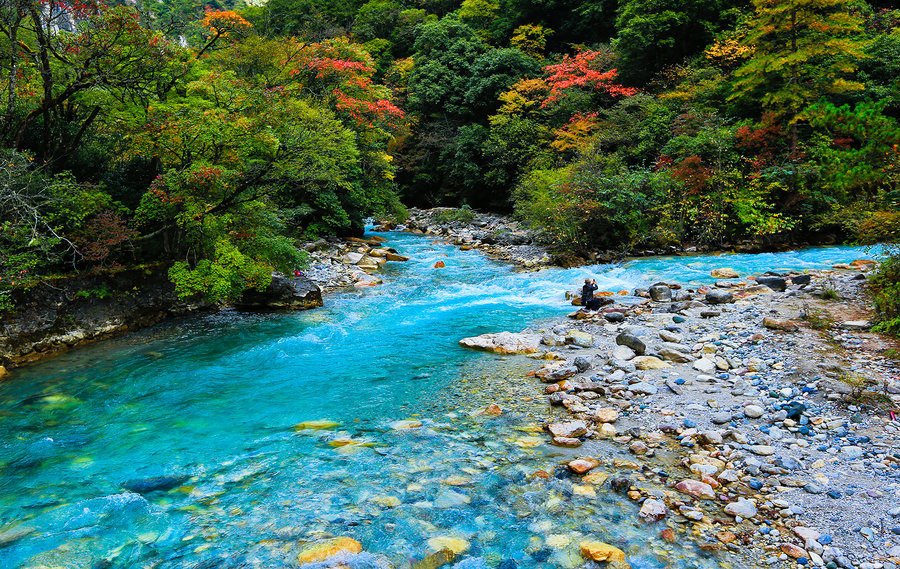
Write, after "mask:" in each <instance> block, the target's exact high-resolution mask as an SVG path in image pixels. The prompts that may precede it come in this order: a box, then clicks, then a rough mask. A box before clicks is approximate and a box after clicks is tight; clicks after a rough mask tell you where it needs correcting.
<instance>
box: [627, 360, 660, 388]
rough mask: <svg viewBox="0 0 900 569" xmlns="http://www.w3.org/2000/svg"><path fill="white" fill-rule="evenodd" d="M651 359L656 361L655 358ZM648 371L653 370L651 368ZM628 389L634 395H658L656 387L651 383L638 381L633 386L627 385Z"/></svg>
mask: <svg viewBox="0 0 900 569" xmlns="http://www.w3.org/2000/svg"><path fill="white" fill-rule="evenodd" d="M635 359H637V358H635ZM653 359H656V358H653ZM657 361H659V360H657ZM667 367H668V366H667ZM648 369H653V368H648ZM628 389H630V390H631V391H633V392H635V393H640V394H642V395H656V394H657V393H659V388H658V387H656V386H655V385H653V384H652V383H647V382H646V381H640V382H638V383H635V384H633V385H629V386H628Z"/></svg>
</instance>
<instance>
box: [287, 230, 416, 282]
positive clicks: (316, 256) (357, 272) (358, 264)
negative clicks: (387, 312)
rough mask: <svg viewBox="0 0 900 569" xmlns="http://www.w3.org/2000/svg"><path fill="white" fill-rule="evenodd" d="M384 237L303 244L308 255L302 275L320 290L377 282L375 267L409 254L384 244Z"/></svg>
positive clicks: (324, 240)
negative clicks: (306, 265) (307, 263)
mask: <svg viewBox="0 0 900 569" xmlns="http://www.w3.org/2000/svg"><path fill="white" fill-rule="evenodd" d="M386 243H387V239H385V238H384V237H381V236H378V235H375V236H371V237H369V238H367V239H360V238H355V237H350V238H346V239H336V238H335V239H319V240H317V241H313V242H311V243H306V244H304V245H303V249H304V250H305V251H306V252H307V254H308V255H309V266H308V267H307V268H306V269H305V270H304V271H303V273H304V276H306V277H308V278H309V279H311V280H312V281H313V282H315V283H316V284H317V285H318V286H319V287H320V288H321V289H322V290H323V291H324V292H331V291H334V290H337V289H340V288H344V287H348V286H356V287H366V286H375V285H379V284H381V282H382V280H381V279H380V278H379V277H378V270H379V269H380V268H381V267H382V266H383V265H384V264H385V263H389V262H405V261H408V260H409V257H407V256H404V255H401V254H399V253H398V252H397V250H396V249H393V248H391V247H388V246H387V245H386Z"/></svg>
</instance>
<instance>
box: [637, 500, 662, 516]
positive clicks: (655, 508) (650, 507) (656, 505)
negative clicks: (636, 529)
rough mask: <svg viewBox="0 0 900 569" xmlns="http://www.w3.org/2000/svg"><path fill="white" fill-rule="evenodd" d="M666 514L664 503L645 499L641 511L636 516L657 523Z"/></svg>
mask: <svg viewBox="0 0 900 569" xmlns="http://www.w3.org/2000/svg"><path fill="white" fill-rule="evenodd" d="M667 513H668V509H667V508H666V504H665V503H664V502H662V501H660V500H656V499H654V498H647V499H646V500H644V503H643V504H641V510H640V511H639V512H638V516H640V518H641V519H642V520H645V521H648V522H658V521H659V520H661V519H663V518H665V517H666V514H667Z"/></svg>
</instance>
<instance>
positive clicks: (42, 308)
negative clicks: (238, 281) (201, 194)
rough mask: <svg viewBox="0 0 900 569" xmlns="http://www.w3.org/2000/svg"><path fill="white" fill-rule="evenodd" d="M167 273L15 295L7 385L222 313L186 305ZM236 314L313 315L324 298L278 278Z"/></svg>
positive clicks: (1, 321) (2, 340)
mask: <svg viewBox="0 0 900 569" xmlns="http://www.w3.org/2000/svg"><path fill="white" fill-rule="evenodd" d="M166 269H167V268H166V267H164V266H153V267H144V268H136V269H127V270H122V271H116V272H108V273H102V274H91V273H86V274H81V275H75V276H70V277H60V278H54V279H45V280H42V281H40V282H38V283H36V284H35V285H33V286H31V287H28V288H20V289H15V290H13V291H12V297H11V300H12V304H13V306H14V308H13V309H12V310H8V311H6V312H4V313H3V314H2V315H0V378H2V377H4V376H5V375H7V374H8V373H9V371H8V370H10V369H13V368H16V367H21V366H23V365H27V364H30V363H34V362H36V361H38V360H41V359H44V358H46V357H48V356H51V355H53V354H57V353H60V352H64V351H66V350H70V349H73V348H76V347H79V346H83V345H85V344H89V343H92V342H96V341H99V340H103V339H106V338H111V337H114V336H118V335H121V334H125V333H127V332H132V331H135V330H139V329H141V328H146V327H148V326H152V325H154V324H157V323H159V322H162V321H163V320H166V319H168V318H173V317H177V316H184V315H187V314H190V313H193V312H197V311H200V310H213V309H215V308H217V305H216V304H214V303H211V302H207V301H206V300H204V299H203V298H202V297H200V296H199V295H197V296H193V297H189V298H179V297H178V295H177V294H176V292H175V287H174V285H173V284H172V283H171V282H170V281H169V278H168V273H167V270H166ZM234 306H236V307H237V308H240V309H246V310H305V309H309V308H315V307H317V306H322V295H321V291H320V290H319V287H318V286H317V285H316V284H315V283H314V282H313V281H311V280H310V279H307V278H305V277H297V278H293V277H292V278H288V277H284V276H281V275H273V277H272V282H271V283H270V285H269V286H268V287H267V288H266V290H264V291H253V290H251V291H247V292H246V293H245V294H244V296H243V297H242V298H241V299H239V300H238V301H237V302H235V303H234Z"/></svg>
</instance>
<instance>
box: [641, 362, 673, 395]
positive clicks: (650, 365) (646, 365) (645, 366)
mask: <svg viewBox="0 0 900 569" xmlns="http://www.w3.org/2000/svg"><path fill="white" fill-rule="evenodd" d="M631 363H633V364H634V367H635V368H637V369H640V370H650V369H665V368H667V367H672V364H670V363H667V362H664V361H663V360H661V359H659V358H657V357H655V356H636V357H635V358H634V359H633V360H631ZM654 393H655V391H654Z"/></svg>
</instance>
